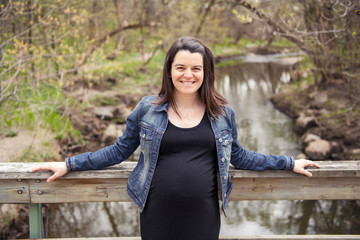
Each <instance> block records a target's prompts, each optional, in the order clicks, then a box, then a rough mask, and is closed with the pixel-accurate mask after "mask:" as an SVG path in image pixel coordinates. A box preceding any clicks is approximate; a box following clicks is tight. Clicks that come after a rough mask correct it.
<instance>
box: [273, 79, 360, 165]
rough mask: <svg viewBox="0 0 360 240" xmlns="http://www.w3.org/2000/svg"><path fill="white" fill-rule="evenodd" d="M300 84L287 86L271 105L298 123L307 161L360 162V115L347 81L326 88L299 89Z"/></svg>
mask: <svg viewBox="0 0 360 240" xmlns="http://www.w3.org/2000/svg"><path fill="white" fill-rule="evenodd" d="M297 81H300V80H297ZM297 81H296V80H294V79H292V82H291V83H289V84H287V85H284V86H283V87H282V88H281V90H280V91H279V93H277V94H276V95H274V96H273V97H272V98H271V102H272V103H273V104H274V106H275V107H276V108H277V109H278V110H280V111H281V112H283V113H285V114H286V115H287V116H289V117H291V118H292V119H293V120H294V122H295V124H294V131H295V132H296V133H297V134H299V135H300V136H301V137H300V143H301V144H302V146H303V152H304V154H305V157H307V158H308V159H312V160H327V159H328V160H358V159H360V113H359V109H357V108H356V106H354V102H353V99H352V96H351V95H352V94H351V93H352V91H353V89H350V87H347V85H348V84H346V82H345V81H343V80H333V81H332V82H329V83H327V84H326V85H323V86H316V85H311V86H299V84H298V83H297Z"/></svg>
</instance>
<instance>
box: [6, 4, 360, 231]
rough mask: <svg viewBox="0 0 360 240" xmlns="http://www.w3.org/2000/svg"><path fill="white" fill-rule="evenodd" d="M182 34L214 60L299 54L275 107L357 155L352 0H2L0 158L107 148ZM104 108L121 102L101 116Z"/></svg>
mask: <svg viewBox="0 0 360 240" xmlns="http://www.w3.org/2000/svg"><path fill="white" fill-rule="evenodd" d="M180 36H195V37H198V38H200V39H201V40H202V41H204V42H205V43H206V44H207V45H208V46H209V47H210V48H211V49H212V51H213V52H214V55H215V57H216V61H217V63H218V66H221V64H238V60H236V61H231V60H230V61H224V60H226V59H232V58H233V57H236V56H241V55H248V54H268V53H279V52H299V51H301V52H303V53H305V55H304V57H303V60H302V61H301V63H300V64H297V65H296V67H295V68H294V69H293V71H292V73H291V82H290V83H289V84H288V85H287V86H284V87H283V89H282V91H281V92H280V93H279V94H278V95H277V96H275V97H274V98H273V99H272V100H273V103H274V104H275V105H276V106H277V107H278V108H279V109H280V110H282V111H283V112H285V113H286V114H287V115H289V116H290V117H292V118H294V119H298V117H299V116H302V115H304V116H305V117H310V119H311V121H310V122H308V126H307V128H306V129H301V131H302V132H304V131H310V132H312V133H316V134H317V135H319V136H321V137H322V138H324V139H327V140H331V141H335V142H336V143H337V148H338V150H337V151H336V152H335V153H334V154H332V155H330V156H329V158H332V159H359V158H360V94H359V93H360V61H359V59H360V50H359V41H360V1H359V0H352V1H351V0H276V1H275V0H274V1H271V0H257V1H256V0H248V1H242V0H195V1H190V0H181V1H180V0H133V1H125V0H107V1H105V0H84V1H72V0H56V1H54V0H32V1H31V0H25V1H13V0H2V1H0V153H1V160H0V161H61V160H62V159H63V158H64V157H66V156H69V154H74V153H76V152H82V151H84V150H88V149H92V150H94V148H99V147H101V146H103V145H105V144H107V141H108V140H107V139H105V138H104V137H103V133H104V132H105V131H106V129H107V127H108V126H109V124H110V123H111V122H113V123H116V124H123V123H124V121H125V118H126V114H127V113H128V112H129V111H130V110H131V108H132V107H133V106H134V104H135V103H136V102H137V101H139V99H140V98H141V97H142V96H144V95H148V94H156V93H157V92H158V90H159V87H160V81H161V72H162V66H163V61H164V56H165V53H166V51H167V49H168V47H169V45H170V44H171V43H172V42H173V41H174V40H175V39H176V38H178V37H180ZM225 97H226V96H225ZM102 106H121V107H117V108H116V109H115V112H114V111H113V112H112V114H113V115H114V116H111V117H110V118H109V119H107V117H108V115H107V114H106V113H103V112H97V110H98V109H99V107H102ZM102 110H103V108H102ZM112 110H114V109H113V108H112ZM113 130H114V129H113ZM119 131H121V129H120V130H119ZM119 131H118V129H115V130H114V131H113V132H115V133H116V134H117V133H118V132H119ZM339 149H340V150H339ZM2 224H3V223H2Z"/></svg>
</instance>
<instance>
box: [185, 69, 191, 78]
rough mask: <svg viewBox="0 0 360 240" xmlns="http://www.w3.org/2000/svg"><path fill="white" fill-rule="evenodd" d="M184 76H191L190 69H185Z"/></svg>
mask: <svg viewBox="0 0 360 240" xmlns="http://www.w3.org/2000/svg"><path fill="white" fill-rule="evenodd" d="M184 77H186V78H191V77H192V73H191V69H186V71H185V73H184Z"/></svg>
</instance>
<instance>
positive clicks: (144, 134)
mask: <svg viewBox="0 0 360 240" xmlns="http://www.w3.org/2000/svg"><path fill="white" fill-rule="evenodd" d="M153 135H154V130H152V129H148V128H146V127H142V128H141V130H140V133H139V137H140V147H141V152H142V153H143V154H144V157H145V160H148V159H147V158H148V157H149V153H150V148H151V142H152V140H153Z"/></svg>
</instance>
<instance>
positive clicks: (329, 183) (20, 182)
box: [0, 161, 360, 203]
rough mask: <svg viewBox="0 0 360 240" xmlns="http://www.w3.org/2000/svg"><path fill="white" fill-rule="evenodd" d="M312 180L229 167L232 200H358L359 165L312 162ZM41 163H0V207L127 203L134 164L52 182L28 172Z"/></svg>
mask: <svg viewBox="0 0 360 240" xmlns="http://www.w3.org/2000/svg"><path fill="white" fill-rule="evenodd" d="M318 163H319V164H320V166H321V168H320V169H309V171H311V172H312V174H313V177H312V178H308V177H306V176H303V175H300V174H296V173H293V172H290V171H263V172H258V171H246V170H238V169H234V168H231V169H230V172H229V174H230V176H231V178H232V181H233V184H234V186H233V192H232V195H231V199H232V200H315V199H320V200H321V199H331V200H336V199H343V200H345V199H360V161H334V162H331V161H324V162H318ZM39 164H44V163H0V203H64V202H112V201H122V202H123V201H130V199H129V197H128V196H127V194H126V184H127V179H128V177H129V175H130V173H131V171H132V169H133V168H134V166H135V164H136V163H134V162H125V163H122V164H119V165H116V166H113V167H109V168H106V169H102V170H96V171H83V172H70V173H68V174H67V175H66V176H64V177H62V178H59V179H57V180H56V181H54V182H51V183H47V182H46V179H47V178H48V177H49V176H50V175H51V174H52V173H51V172H49V171H40V172H31V169H32V168H33V167H35V166H37V165H39Z"/></svg>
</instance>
